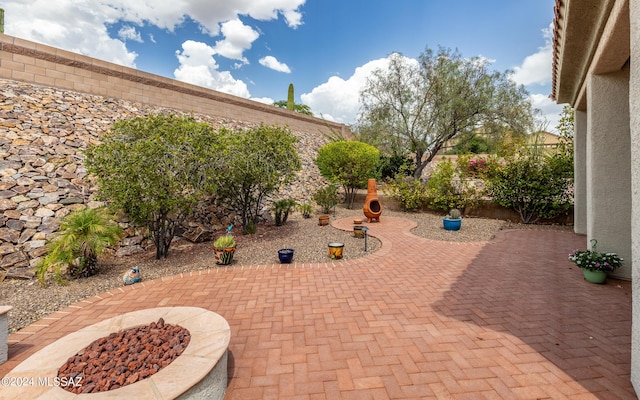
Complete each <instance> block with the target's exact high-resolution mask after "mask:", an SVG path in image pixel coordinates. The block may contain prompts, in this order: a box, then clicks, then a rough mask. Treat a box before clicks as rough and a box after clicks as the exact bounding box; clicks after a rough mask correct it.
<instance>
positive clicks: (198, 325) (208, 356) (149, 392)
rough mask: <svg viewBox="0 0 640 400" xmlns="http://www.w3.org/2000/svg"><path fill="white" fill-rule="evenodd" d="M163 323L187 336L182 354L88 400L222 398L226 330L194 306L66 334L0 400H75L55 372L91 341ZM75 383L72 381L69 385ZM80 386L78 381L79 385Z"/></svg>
mask: <svg viewBox="0 0 640 400" xmlns="http://www.w3.org/2000/svg"><path fill="white" fill-rule="evenodd" d="M159 318H163V319H164V320H165V321H166V323H169V324H174V325H179V326H181V327H183V328H186V329H187V330H188V331H189V332H190V333H191V341H190V343H189V345H188V346H187V348H186V349H185V350H184V352H183V353H182V354H181V355H180V356H179V357H178V358H176V359H175V360H174V361H173V362H172V363H171V364H169V365H168V366H167V367H165V368H163V369H161V370H160V371H158V372H157V373H155V374H153V375H152V376H150V377H148V378H146V379H144V380H142V381H138V382H136V383H133V384H131V385H127V386H124V387H121V388H118V389H115V390H110V391H107V392H100V393H92V394H83V395H80V398H88V399H98V400H99V399H124V398H132V399H176V398H179V399H223V398H224V394H225V392H226V387H227V348H228V346H229V339H230V336H231V330H230V328H229V324H228V323H227V321H226V320H225V319H224V318H222V317H221V316H220V315H218V314H216V313H214V312H211V311H208V310H205V309H202V308H198V307H162V308H151V309H146V310H139V311H134V312H130V313H126V314H123V315H119V316H117V317H113V318H109V319H107V320H104V321H101V322H98V323H97V324H94V325H91V326H88V327H86V328H83V329H81V330H79V331H77V332H74V333H71V334H69V335H67V336H65V337H63V338H61V339H59V340H57V341H55V342H54V343H52V344H50V345H49V346H47V347H45V348H43V349H41V350H40V351H38V352H36V353H35V354H33V355H32V356H31V357H29V358H27V359H26V360H24V361H23V362H22V363H20V364H19V365H18V366H17V367H15V368H14V369H13V370H11V372H9V373H8V374H7V375H6V376H5V378H4V381H7V382H11V383H12V384H11V385H10V386H3V388H2V396H1V397H2V399H35V398H43V399H59V400H63V399H75V398H77V396H78V395H75V394H73V393H70V392H67V391H66V390H64V389H62V388H60V387H59V385H60V382H57V381H56V377H57V373H58V368H60V366H61V365H62V364H64V363H65V362H66V361H67V359H69V357H71V356H73V355H75V354H76V353H77V352H78V351H79V350H81V349H83V348H84V347H86V346H87V345H89V344H90V343H91V342H93V341H94V340H96V339H99V338H102V337H105V336H108V335H109V334H111V333H114V332H118V331H120V330H123V329H129V328H133V327H137V326H141V325H147V324H150V323H151V322H154V321H157V320H158V319H159ZM74 383H75V382H74ZM80 383H81V382H80Z"/></svg>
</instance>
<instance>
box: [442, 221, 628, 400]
mask: <svg viewBox="0 0 640 400" xmlns="http://www.w3.org/2000/svg"><path fill="white" fill-rule="evenodd" d="M584 243H585V239H584V237H581V236H578V235H574V234H571V233H568V232H557V231H504V232H500V233H499V234H498V235H497V237H496V239H495V240H494V241H492V242H491V243H490V244H488V245H487V246H485V247H484V248H483V249H482V250H481V251H480V252H479V253H478V255H477V256H476V257H475V258H474V259H473V261H472V262H471V263H470V265H469V266H468V267H467V268H466V269H465V270H464V272H463V273H462V274H460V275H459V276H458V277H457V279H455V281H453V282H452V284H451V287H450V289H449V290H447V291H446V292H445V293H443V297H442V298H441V299H440V300H438V301H436V302H435V303H434V304H433V308H434V311H436V312H438V313H441V314H443V315H445V316H447V317H450V318H454V319H457V320H459V321H462V322H465V323H473V324H476V325H478V326H479V327H482V328H483V329H487V330H492V331H496V332H501V333H508V334H509V335H512V336H513V337H514V339H513V340H510V338H509V336H508V335H499V336H496V337H495V338H491V337H489V338H487V339H485V342H487V341H488V342H491V341H497V342H498V343H495V344H496V345H498V346H500V347H496V349H497V350H496V351H497V352H498V353H499V357H504V358H505V360H507V361H508V365H509V368H512V367H513V366H515V367H516V368H519V369H520V372H521V373H527V372H532V371H533V370H536V372H538V373H539V374H537V375H536V379H538V380H539V381H538V382H531V383H532V384H536V383H537V384H540V385H545V384H549V383H552V382H553V381H554V380H556V379H560V380H563V381H569V380H573V381H575V382H577V383H579V384H580V385H581V386H582V387H583V388H585V389H586V390H588V391H589V392H590V393H591V394H593V395H594V396H597V397H598V398H601V399H618V398H620V399H635V398H636V395H635V393H634V391H633V388H632V385H631V382H630V362H631V282H627V281H621V280H615V279H609V280H608V282H607V284H606V285H596V284H591V283H587V282H586V281H584V280H583V278H582V273H581V270H580V269H578V268H576V267H575V266H573V264H571V263H570V262H569V261H568V260H567V256H568V251H567V249H568V248H569V249H575V248H583V247H584ZM478 339H479V340H483V338H481V337H478ZM485 344H486V345H487V346H486V347H490V346H491V344H488V343H485ZM481 347H482V346H481ZM502 349H504V351H503V350H502ZM541 357H544V358H546V359H547V360H549V361H551V362H552V363H553V364H554V365H555V366H556V367H557V368H558V369H559V370H561V371H562V373H564V374H566V377H565V376H562V374H560V375H558V374H557V372H555V373H554V371H544V369H546V367H545V366H544V365H543V364H540V363H537V361H540V359H541ZM505 365H506V364H505ZM493 372H494V373H496V374H498V375H500V372H499V371H497V370H494V371H493ZM505 373H506V371H505ZM517 373H518V371H510V374H511V375H514V374H517ZM554 375H556V376H554ZM568 378H569V379H568ZM545 380H546V381H547V382H545ZM564 394H565V395H566V394H567V393H564Z"/></svg>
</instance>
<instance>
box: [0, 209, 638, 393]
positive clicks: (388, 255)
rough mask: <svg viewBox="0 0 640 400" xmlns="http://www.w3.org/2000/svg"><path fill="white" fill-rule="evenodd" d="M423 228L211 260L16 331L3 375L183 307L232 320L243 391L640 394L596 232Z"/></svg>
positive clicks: (624, 305) (398, 227)
mask: <svg viewBox="0 0 640 400" xmlns="http://www.w3.org/2000/svg"><path fill="white" fill-rule="evenodd" d="M351 222H352V219H342V220H338V221H334V223H333V225H334V226H336V227H338V228H341V229H349V230H350V229H351ZM413 226H414V223H413V222H411V221H409V220H405V219H399V218H391V217H384V215H383V216H382V221H381V222H380V223H372V224H369V228H370V230H369V234H371V235H373V236H376V237H378V238H379V239H380V240H381V241H382V248H381V249H380V250H379V251H377V252H375V253H373V254H371V255H370V256H367V257H363V258H359V259H355V260H349V261H338V262H334V263H332V262H330V261H329V260H328V262H327V263H326V264H290V265H278V264H276V265H261V266H252V267H231V268H220V267H215V266H212V268H211V269H209V270H205V271H199V272H194V273H192V274H182V275H178V276H173V277H169V278H164V279H158V280H154V281H149V282H142V283H140V284H136V285H134V286H129V287H124V288H122V289H117V290H112V291H110V292H107V293H103V294H101V295H99V296H95V297H93V298H90V299H87V300H85V301H82V302H80V303H78V304H75V305H73V306H71V307H69V308H66V309H64V310H61V311H58V312H56V313H54V314H52V315H50V316H48V317H46V318H44V319H42V320H40V321H38V322H36V323H34V324H32V325H30V326H28V327H26V328H24V329H22V330H21V331H20V332H18V333H15V334H12V335H10V338H9V339H10V346H9V356H10V359H9V361H8V362H7V363H5V364H4V365H1V366H0V376H3V375H4V374H6V373H7V372H8V371H9V370H10V369H11V368H13V367H15V366H16V365H17V364H18V363H19V362H20V361H22V360H24V359H25V358H26V357H27V356H28V355H30V354H33V353H34V352H35V351H37V350H38V349H40V348H42V347H44V346H45V345H47V344H49V343H51V342H52V341H54V340H56V339H58V338H60V337H62V336H64V335H66V334H68V333H70V332H73V331H75V330H77V329H78V328H80V327H84V326H87V325H90V324H93V323H95V322H97V321H100V320H103V319H106V318H110V317H113V316H115V315H117V314H119V313H124V312H129V311H133V310H137V309H143V308H150V307H159V306H178V305H180V306H198V307H204V308H206V309H209V310H212V311H215V312H217V313H219V314H221V315H222V316H223V317H224V318H226V319H227V321H228V322H229V324H230V326H231V330H232V333H231V344H230V348H229V351H230V354H229V386H228V389H227V398H228V399H386V398H393V399H416V398H435V399H635V398H636V395H635V393H634V391H633V388H632V386H631V384H630V381H629V379H630V378H629V374H630V359H631V353H630V346H631V284H630V282H626V281H619V280H613V279H609V281H608V283H607V284H606V285H594V284H590V283H587V282H585V281H584V280H583V279H582V277H581V271H580V270H579V269H577V268H575V267H573V265H572V264H571V263H570V262H569V261H567V255H568V253H569V252H570V251H572V250H574V249H576V248H584V247H585V245H586V244H585V243H586V240H585V238H584V237H581V236H577V235H574V234H572V233H569V232H560V231H542V230H517V231H502V232H500V233H499V234H498V235H497V237H496V238H495V239H494V240H492V241H491V242H479V243H450V242H437V241H431V240H427V239H424V238H419V237H416V236H414V235H412V234H411V233H410V230H411V228H412V227H413ZM318 229H331V228H321V227H318ZM463 229H464V227H463ZM240 251H241V250H240ZM0 398H2V389H1V388H0Z"/></svg>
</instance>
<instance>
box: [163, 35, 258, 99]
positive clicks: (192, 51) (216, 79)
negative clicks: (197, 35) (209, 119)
mask: <svg viewBox="0 0 640 400" xmlns="http://www.w3.org/2000/svg"><path fill="white" fill-rule="evenodd" d="M214 54H215V49H214V48H213V47H211V46H208V45H207V44H206V43H201V42H195V41H193V40H187V41H186V42H184V43H183V44H182V51H177V52H176V56H177V57H178V61H179V62H180V66H179V67H178V68H177V69H176V70H175V71H174V72H173V74H174V75H175V77H176V79H178V80H180V81H183V82H187V83H191V84H194V85H198V86H203V87H206V88H209V89H214V90H218V91H221V92H225V93H229V94H232V95H234V96H239V97H244V98H249V97H250V94H249V89H247V85H246V84H245V83H244V82H242V81H241V80H237V79H234V78H233V76H232V75H231V73H229V71H219V70H218V64H217V63H216V60H215V59H214V58H213V55H214Z"/></svg>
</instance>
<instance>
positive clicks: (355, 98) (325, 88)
mask: <svg viewBox="0 0 640 400" xmlns="http://www.w3.org/2000/svg"><path fill="white" fill-rule="evenodd" d="M388 63H389V62H388V59H386V58H381V59H378V60H373V61H369V62H368V63H366V64H365V65H363V66H361V67H358V68H356V70H355V71H354V73H353V75H351V76H350V77H349V78H348V79H346V80H345V79H342V78H340V77H338V76H332V77H330V78H329V80H328V81H327V82H325V83H323V84H321V85H319V86H317V87H315V88H314V89H313V90H312V91H311V93H304V94H302V95H301V96H300V99H301V100H302V103H303V104H306V105H308V106H309V107H310V108H311V110H313V112H314V113H315V115H317V116H322V117H323V118H325V119H328V120H330V121H336V122H342V123H346V124H352V123H354V122H355V121H356V119H357V117H358V111H359V108H360V91H361V89H362V87H363V86H364V85H365V83H366V82H367V78H368V77H369V76H370V75H371V74H372V73H373V71H375V70H377V69H380V68H386V67H387V65H388Z"/></svg>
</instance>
